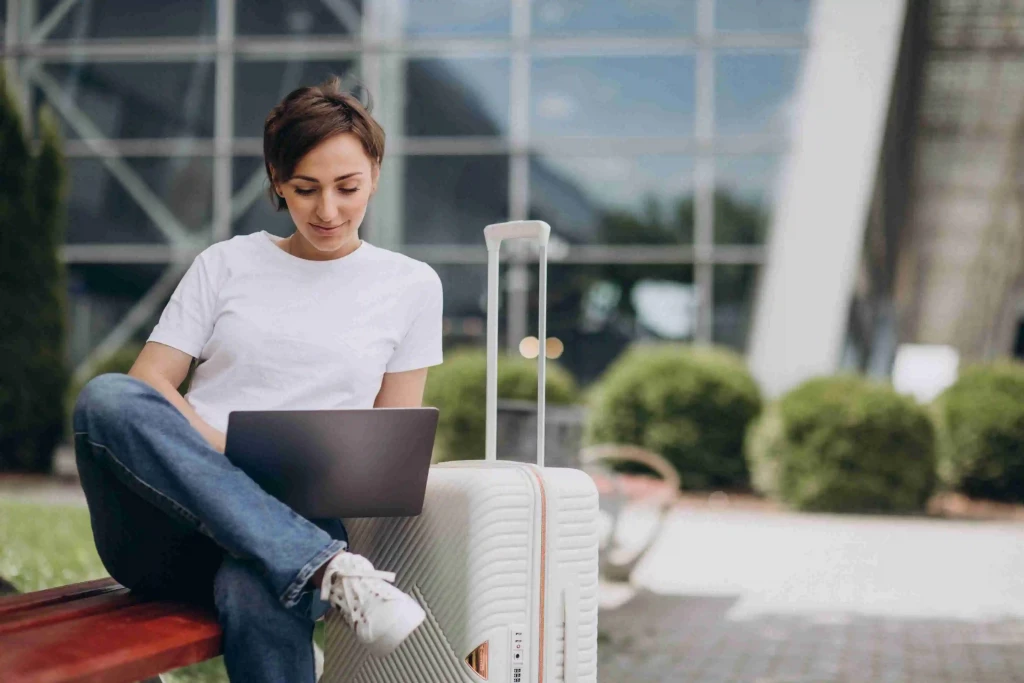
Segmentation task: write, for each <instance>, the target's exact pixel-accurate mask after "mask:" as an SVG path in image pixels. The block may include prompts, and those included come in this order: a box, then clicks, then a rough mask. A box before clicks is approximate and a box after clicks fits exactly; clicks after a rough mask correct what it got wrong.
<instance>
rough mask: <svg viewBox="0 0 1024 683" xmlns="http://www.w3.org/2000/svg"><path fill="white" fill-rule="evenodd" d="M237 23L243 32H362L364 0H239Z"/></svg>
mask: <svg viewBox="0 0 1024 683" xmlns="http://www.w3.org/2000/svg"><path fill="white" fill-rule="evenodd" d="M236 1H237V3H238V4H237V7H236V9H235V26H236V30H237V31H238V34H239V35H243V36H292V37H294V38H302V37H303V36H309V35H349V36H358V35H359V34H360V33H361V32H362V19H363V3H362V0H330V1H327V2H325V0H288V1H287V2H267V0H236Z"/></svg>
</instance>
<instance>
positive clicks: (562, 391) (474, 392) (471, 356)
mask: <svg viewBox="0 0 1024 683" xmlns="http://www.w3.org/2000/svg"><path fill="white" fill-rule="evenodd" d="M545 383H546V385H547V400H548V402H549V403H555V404H567V403H574V402H575V401H576V400H577V396H578V392H577V389H576V384H575V382H574V381H573V378H572V375H570V374H569V373H568V371H566V370H565V369H564V368H562V367H560V366H558V365H557V364H555V363H553V362H551V361H548V362H547V378H546V382H545ZM498 397H499V398H505V399H521V400H532V401H535V400H537V362H536V361H535V360H529V359H527V358H523V357H522V356H511V355H502V356H500V357H499V359H498ZM423 403H424V405H428V406H436V407H437V408H438V409H439V410H440V416H439V422H438V426H437V445H436V447H435V449H434V459H435V460H436V461H438V462H443V461H446V460H479V459H482V458H483V457H484V441H485V430H486V427H485V425H484V421H485V418H486V410H487V405H486V404H487V355H486V353H485V352H484V351H483V350H481V349H460V350H457V351H454V352H452V353H450V354H448V355H447V357H446V358H445V361H444V363H443V364H442V365H439V366H437V367H435V368H431V369H430V373H429V374H428V375H427V387H426V391H425V393H424V398H423Z"/></svg>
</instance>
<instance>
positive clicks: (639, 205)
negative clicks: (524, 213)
mask: <svg viewBox="0 0 1024 683" xmlns="http://www.w3.org/2000/svg"><path fill="white" fill-rule="evenodd" d="M530 216H531V217H532V218H536V219H539V220H544V221H547V222H548V223H550V224H551V227H552V230H554V232H555V233H556V234H557V235H558V236H559V237H561V238H563V239H565V240H567V241H569V242H571V243H583V244H591V243H593V244H660V243H674V244H679V243H684V244H689V243H692V242H693V160H692V159H691V158H690V157H682V156H669V155H666V156H654V155H649V156H637V157H567V156H561V155H544V156H536V157H533V158H532V159H531V160H530Z"/></svg>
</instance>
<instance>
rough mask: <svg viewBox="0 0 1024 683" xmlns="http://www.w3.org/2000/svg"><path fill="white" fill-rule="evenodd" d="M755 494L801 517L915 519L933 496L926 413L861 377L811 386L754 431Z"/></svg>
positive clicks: (775, 408)
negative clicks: (872, 514) (818, 514)
mask: <svg viewBox="0 0 1024 683" xmlns="http://www.w3.org/2000/svg"><path fill="white" fill-rule="evenodd" d="M747 457H748V461H749V463H750V468H751V471H752V478H753V482H754V486H755V488H756V489H757V490H759V491H761V492H762V493H765V494H767V495H768V496H770V497H773V498H776V499H778V500H780V501H782V502H783V503H785V504H786V505H787V506H789V507H791V508H794V509H796V510H809V511H823V512H900V513H905V512H916V511H920V510H922V509H924V507H925V505H926V503H927V501H928V499H929V497H930V496H931V494H932V492H933V491H934V488H935V482H936V477H935V430H934V427H933V425H932V422H931V420H930V419H929V415H928V412H927V410H926V409H925V408H924V407H922V406H920V405H918V404H917V403H916V402H915V401H914V400H913V399H911V398H909V397H906V396H902V395H900V394H897V393H896V392H895V391H894V390H893V389H892V388H891V387H890V386H888V385H886V384H881V383H877V382H873V381H870V380H867V379H864V378H862V377H855V376H840V377H827V378H819V379H812V380H810V381H808V382H805V383H804V384H802V385H800V386H799V387H797V388H796V389H794V390H792V391H790V392H789V393H787V394H786V395H785V396H783V397H782V398H781V399H780V400H778V401H777V402H775V403H774V404H772V405H771V406H769V408H768V409H767V410H766V411H765V414H764V415H763V416H762V417H761V418H760V419H759V420H758V421H757V422H756V423H755V424H754V425H753V426H752V427H751V429H750V431H749V434H748V439H747Z"/></svg>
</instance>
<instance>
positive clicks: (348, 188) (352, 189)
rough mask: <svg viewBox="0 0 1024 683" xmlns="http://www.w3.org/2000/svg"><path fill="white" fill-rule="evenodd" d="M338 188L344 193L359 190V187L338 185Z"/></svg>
mask: <svg viewBox="0 0 1024 683" xmlns="http://www.w3.org/2000/svg"><path fill="white" fill-rule="evenodd" d="M338 189H339V190H340V191H341V192H344V193H345V194H352V193H353V192H359V188H358V187H339V188H338Z"/></svg>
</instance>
